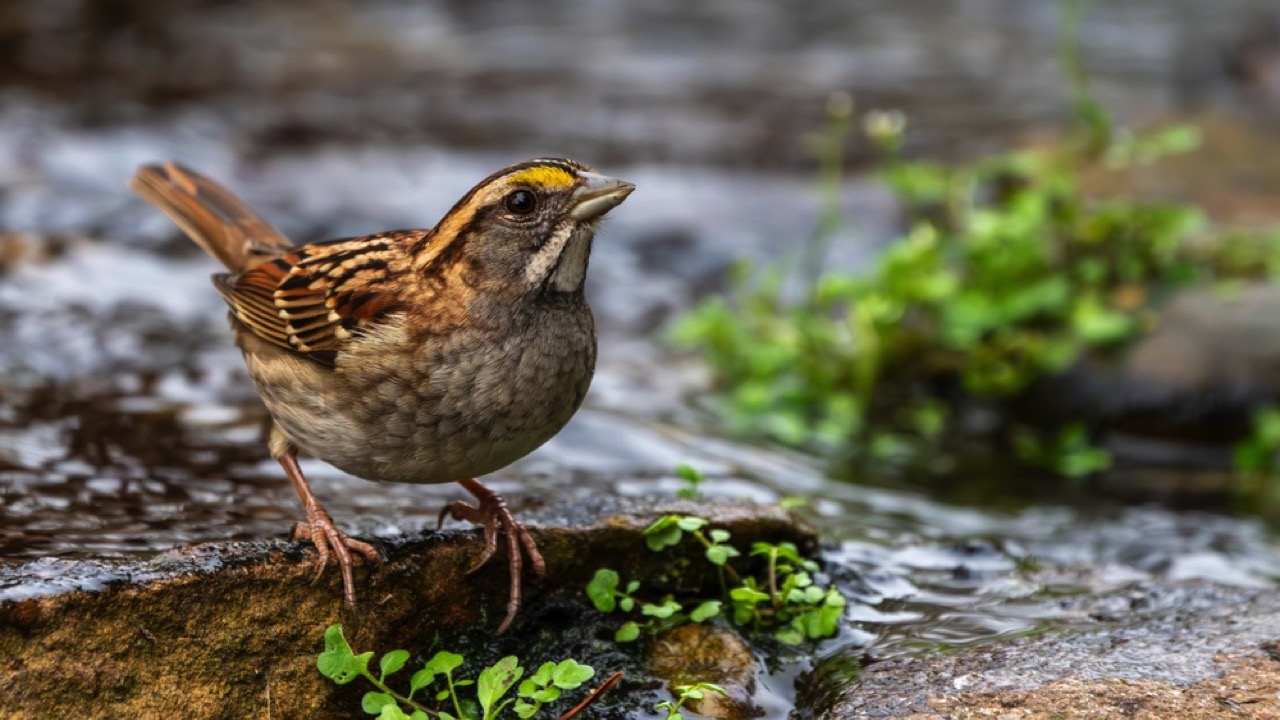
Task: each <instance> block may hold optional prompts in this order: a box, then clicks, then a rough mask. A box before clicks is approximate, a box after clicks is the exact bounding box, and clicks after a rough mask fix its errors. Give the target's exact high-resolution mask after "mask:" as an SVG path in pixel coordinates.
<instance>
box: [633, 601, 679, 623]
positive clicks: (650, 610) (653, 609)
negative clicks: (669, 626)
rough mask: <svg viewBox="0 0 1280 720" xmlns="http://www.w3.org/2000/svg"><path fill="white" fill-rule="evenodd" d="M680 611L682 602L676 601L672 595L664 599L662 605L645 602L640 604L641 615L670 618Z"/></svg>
mask: <svg viewBox="0 0 1280 720" xmlns="http://www.w3.org/2000/svg"><path fill="white" fill-rule="evenodd" d="M678 612H680V603H678V602H676V601H675V600H674V599H672V598H671V597H668V598H667V599H666V600H664V601H663V602H662V604H661V605H654V604H652V603H644V604H643V605H641V606H640V614H641V615H648V616H650V617H656V618H662V619H666V618H669V617H671V616H672V615H675V614H676V613H678Z"/></svg>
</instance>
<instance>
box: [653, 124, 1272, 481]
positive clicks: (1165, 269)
mask: <svg viewBox="0 0 1280 720" xmlns="http://www.w3.org/2000/svg"><path fill="white" fill-rule="evenodd" d="M833 106H834V108H835V109H834V111H833V112H832V113H831V121H830V124H829V127H828V128H827V130H826V133H825V135H826V136H837V135H838V136H843V135H845V134H848V133H849V132H850V128H851V125H852V123H850V121H849V117H850V111H849V110H848V107H847V103H845V102H843V101H838V102H835V103H833ZM1090 107H1093V106H1090ZM1095 109H1096V108H1095ZM1086 119H1087V120H1088V123H1087V124H1086V126H1085V127H1083V129H1082V130H1081V131H1080V132H1078V133H1075V134H1073V135H1070V136H1068V138H1067V139H1066V140H1065V141H1063V142H1062V143H1060V144H1059V145H1057V146H1054V147H1051V148H1048V149H1043V150H1039V151H1024V152H1012V153H1009V154H1004V155H999V156H996V157H990V158H985V159H981V160H978V161H976V162H971V163H966V164H960V165H954V166H952V165H944V164H939V163H934V162H925V161H911V160H906V159H904V158H903V157H902V156H901V155H900V153H899V148H900V147H901V146H902V139H903V133H904V129H905V120H904V119H903V118H902V117H901V116H900V115H897V114H895V113H869V114H868V115H866V116H865V117H864V119H863V130H864V132H865V134H866V136H867V137H868V138H869V139H870V141H871V142H872V143H873V144H874V145H875V146H876V147H877V148H878V149H879V150H880V151H881V153H882V158H883V159H882V162H881V164H880V166H879V168H878V171H877V176H878V177H879V179H880V180H881V181H882V182H883V183H884V184H885V185H886V186H887V187H888V188H889V189H890V190H891V191H892V193H893V194H894V196H895V197H896V198H897V200H898V201H899V203H900V204H901V206H902V208H903V211H904V213H905V217H906V221H907V225H908V226H909V228H910V229H909V230H908V231H907V233H906V235H905V236H904V237H902V238H901V239H900V240H898V241H897V242H895V243H893V244H892V245H891V246H890V247H889V248H888V249H887V250H886V251H885V252H884V253H883V254H882V255H881V256H880V257H879V259H878V260H877V261H876V262H875V264H874V265H873V266H872V267H871V268H870V269H868V270H866V271H863V272H847V271H836V270H825V271H818V272H811V270H812V269H813V268H822V267H823V265H824V262H825V254H826V249H827V247H828V246H829V245H830V243H831V242H832V238H833V237H834V236H835V235H836V234H837V233H838V232H839V231H840V229H841V227H842V224H841V223H840V222H832V221H831V220H830V217H831V214H832V212H836V213H837V217H838V206H836V205H835V203H836V201H837V198H838V193H837V192H836V190H837V189H838V185H837V183H838V182H839V177H840V176H841V172H839V162H840V156H836V155H834V154H828V155H823V156H820V166H821V167H822V171H821V172H820V178H821V180H820V183H821V185H822V189H821V195H822V197H823V198H824V202H827V203H828V206H827V208H826V210H824V211H823V214H822V218H821V220H820V222H819V223H818V226H819V229H820V232H819V233H818V235H817V237H816V238H815V240H814V242H813V243H812V244H811V248H810V250H809V251H808V252H807V253H806V255H805V258H804V259H803V262H802V266H801V272H795V271H794V270H792V269H789V268H788V267H786V266H785V265H781V266H775V267H769V268H765V269H763V270H760V271H752V270H751V269H750V268H748V267H745V266H742V267H739V268H738V269H737V271H736V273H735V277H734V283H733V285H734V292H733V293H731V296H730V297H729V298H711V299H709V300H707V301H705V302H703V303H702V304H701V305H700V306H699V307H697V308H696V309H695V310H693V311H692V312H691V313H689V314H688V315H687V316H686V317H684V318H683V319H682V320H681V321H680V322H679V323H678V324H677V326H676V327H675V328H674V332H673V338H674V340H675V342H676V343H677V344H679V345H681V346H683V347H687V348H696V349H698V350H699V351H701V352H702V353H703V354H704V356H705V357H706V359H707V360H708V361H709V363H710V365H711V366H712V367H713V368H714V370H715V372H716V376H717V379H718V385H717V387H718V389H719V393H718V395H717V397H716V399H715V401H714V402H715V407H716V408H717V409H718V411H719V412H720V413H721V414H722V415H723V417H724V418H726V420H727V421H728V423H729V424H730V425H731V427H732V428H733V429H735V430H737V431H739V432H742V433H749V434H756V435H764V436H768V437H771V438H774V439H776V440H779V441H781V442H784V443H787V444H791V445H800V446H808V447H811V448H816V449H819V450H825V451H834V450H844V451H849V452H850V454H851V455H852V456H853V457H854V458H862V459H868V460H872V461H885V462H890V463H895V464H898V463H902V462H910V461H912V460H915V459H918V458H921V457H922V456H924V455H929V454H936V451H937V450H938V448H939V447H941V446H942V445H941V444H942V443H943V442H944V441H945V440H946V439H948V438H951V439H955V438H956V436H957V434H958V433H960V434H963V431H964V428H961V427H960V425H962V424H963V423H962V422H960V419H961V416H962V415H964V414H965V413H966V412H968V411H971V410H972V409H973V408H974V407H975V405H977V406H980V407H982V408H983V409H984V410H985V411H986V413H985V415H984V417H985V418H986V419H985V420H984V421H983V423H982V424H983V434H984V435H986V436H989V437H996V438H1000V439H1001V441H1002V442H1004V443H1006V444H1007V445H1008V446H1009V447H1011V448H1012V449H1013V450H1014V451H1015V454H1016V456H1017V457H1019V458H1021V459H1022V460H1024V461H1026V462H1028V463H1031V464H1033V465H1035V466H1038V467H1042V468H1045V469H1048V470H1050V471H1052V472H1055V473H1057V474H1060V475H1065V476H1070V477H1078V476H1082V475H1087V474H1090V473H1092V472H1096V471H1099V470H1103V469H1105V468H1106V467H1107V466H1108V465H1109V462H1110V459H1109V457H1108V456H1107V454H1106V452H1105V451H1103V450H1100V449H1098V448H1096V447H1093V445H1092V444H1091V442H1090V437H1089V434H1088V431H1087V428H1085V427H1084V426H1081V425H1070V426H1067V427H1061V428H1052V429H1048V430H1044V429H1042V430H1032V429H1030V428H1027V427H1022V426H1020V425H1019V424H1018V423H1017V421H1016V419H1015V418H1014V416H1013V414H1012V413H1010V412H1007V409H1008V408H1007V406H1008V404H1009V401H1010V400H1011V399H1014V398H1017V397H1018V396H1019V394H1020V393H1022V392H1023V391H1025V390H1026V389H1027V388H1028V387H1029V386H1030V385H1031V384H1032V383H1033V382H1034V381H1035V380H1036V379H1037V378H1040V377H1043V376H1045V375H1047V374H1053V373H1058V372H1060V371H1062V370H1064V369H1066V368H1067V367H1068V366H1069V365H1071V364H1072V363H1073V362H1074V361H1076V360H1077V359H1078V358H1080V357H1081V356H1082V355H1083V354H1085V353H1105V352H1107V351H1108V349H1110V348H1114V347H1118V346H1121V345H1123V344H1124V343H1125V342H1127V341H1129V340H1131V339H1133V338H1134V337H1135V336H1137V335H1138V334H1140V333H1141V332H1143V330H1144V329H1145V328H1146V327H1147V326H1148V325H1149V323H1150V321H1151V313H1152V307H1153V305H1154V303H1155V301H1156V300H1158V298H1159V297H1160V296H1161V295H1162V294H1164V293H1167V292H1169V291H1170V290H1172V289H1175V288H1177V287H1179V286H1183V285H1187V284H1192V283H1205V282H1212V281H1216V280H1221V279H1224V278H1241V277H1247V276H1252V277H1258V276H1268V275H1272V274H1274V273H1275V271H1276V270H1277V267H1276V263H1277V258H1280V254H1277V253H1275V252H1273V250H1276V249H1280V248H1277V245H1278V244H1280V234H1272V235H1270V236H1267V237H1261V238H1260V237H1257V236H1252V235H1243V234H1235V235H1228V236H1227V237H1219V238H1212V240H1213V242H1209V240H1210V239H1211V234H1210V232H1209V228H1208V225H1207V222H1206V218H1205V215H1204V213H1202V212H1201V211H1200V210H1199V209H1198V208H1197V207H1194V206H1190V205H1183V204H1175V203H1162V202H1148V201H1143V200H1135V199H1128V198H1122V197H1107V198H1094V197H1090V196H1089V195H1088V194H1087V193H1086V192H1085V191H1084V190H1083V189H1082V183H1081V175H1082V172H1084V171H1085V170H1087V169H1095V168H1109V169H1113V170H1115V169H1126V168H1132V167H1134V166H1138V165H1149V164H1151V163H1155V162H1158V161H1159V160H1160V158H1162V157H1164V156H1166V155H1169V154H1172V153H1181V152H1186V151H1188V150H1192V149H1194V148H1196V147H1197V145H1198V143H1199V133H1198V131H1197V130H1196V129H1195V128H1194V127H1189V126H1185V125H1179V126H1175V127H1170V128H1166V129H1162V130H1158V131H1155V132H1152V133H1147V134H1137V135H1135V134H1130V133H1126V132H1120V131H1117V130H1115V129H1113V128H1110V126H1109V124H1108V127H1107V130H1106V132H1100V131H1099V129H1098V122H1099V120H1098V117H1097V115H1096V113H1092V112H1091V113H1090V114H1089V115H1088V117H1087V118H1086ZM1100 138H1101V139H1100ZM815 147H816V148H817V149H818V151H819V152H820V153H823V152H826V153H834V152H835V151H836V150H842V148H843V142H842V141H840V142H837V141H836V140H834V139H832V138H831V137H824V138H820V139H819V141H818V142H816V143H815ZM833 166H834V167H835V168H836V170H835V171H834V172H833V171H832V167H833ZM833 208H834V211H833ZM813 247H817V248H818V250H816V251H815V250H813V249H812V248H813ZM815 257H816V258H817V259H816V260H815ZM970 414H972V413H970Z"/></svg>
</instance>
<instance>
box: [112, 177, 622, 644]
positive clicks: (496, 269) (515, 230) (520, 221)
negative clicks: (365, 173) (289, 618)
mask: <svg viewBox="0 0 1280 720" xmlns="http://www.w3.org/2000/svg"><path fill="white" fill-rule="evenodd" d="M131 187H132V188H133V189H134V191H136V192H137V193H138V194H139V195H141V196H142V197H143V198H145V199H146V200H147V201H148V202H150V203H151V204H153V205H155V206H156V207H157V208H159V209H160V210H162V211H164V213H165V214H167V215H168V216H169V217H170V218H171V219H172V220H173V221H174V222H175V223H177V224H178V226H179V227H181V228H182V229H183V230H184V231H185V232H186V233H187V235H189V236H190V237H191V239H192V240H194V241H195V242H196V243H197V244H198V245H200V247H202V248H204V249H205V251H207V252H208V253H209V254H210V255H213V256H214V257H215V258H217V259H218V260H220V261H221V262H222V264H223V265H225V266H226V267H227V269H228V270H230V271H231V272H230V273H229V274H219V275H214V276H213V282H214V285H215V286H216V287H217V289H218V292H219V293H221V294H222V297H223V299H224V300H225V301H226V302H227V305H229V306H230V309H231V312H230V316H231V326H232V329H233V331H234V333H235V336H236V343H237V344H238V345H239V347H240V349H241V350H242V351H243V353H244V358H245V362H246V364H247V365H248V369H249V375H250V376H251V377H252V378H253V382H254V384H255V385H256V387H257V390H258V394H259V395H261V396H262V400H263V402H264V403H266V406H267V409H268V411H269V412H270V413H271V416H272V418H273V419H274V421H275V423H274V427H273V429H272V433H271V440H270V449H271V454H272V456H273V457H275V458H276V459H277V460H279V462H280V464H281V465H283V466H284V470H285V474H286V475H288V477H289V480H290V482H291V483H292V484H293V487H294V489H295V490H296V491H297V493H298V496H299V497H300V498H301V499H302V504H303V506H304V508H305V510H306V516H307V520H306V522H305V523H299V524H298V526H297V527H296V528H295V537H306V538H309V539H310V540H311V541H312V542H313V543H315V546H316V549H317V550H318V552H319V556H320V557H319V559H320V566H319V568H318V570H317V577H318V576H319V573H320V572H323V570H324V567H325V565H326V564H327V563H328V560H329V557H330V556H331V555H332V556H333V557H334V558H335V559H336V561H337V564H338V565H339V567H340V568H341V571H342V582H343V600H344V603H345V604H346V606H347V607H348V608H354V606H355V584H354V580H353V573H352V558H351V552H352V551H354V552H356V553H359V554H360V555H362V556H364V557H366V558H368V559H369V560H370V561H376V560H377V559H378V555H377V552H376V551H375V550H374V548H373V547H372V546H370V545H369V544H367V543H364V542H361V541H359V540H355V539H353V538H351V537H348V536H347V535H346V534H345V533H343V532H342V531H340V530H338V529H337V527H335V526H334V523H333V519H332V518H331V517H330V516H329V514H328V513H327V512H326V511H325V510H324V508H323V507H322V506H321V505H320V503H319V502H318V501H317V500H316V497H315V495H314V494H313V493H312V491H311V488H310V486H309V485H308V483H307V480H306V478H304V477H303V475H302V472H301V470H300V469H299V467H298V463H297V453H298V451H299V450H303V451H305V452H308V453H310V454H312V455H314V456H316V457H318V458H320V459H321V460H324V461H325V462H328V463H330V464H332V465H334V466H336V467H338V468H339V469H341V470H343V471H345V472H348V473H350V474H352V475H355V476H357V477H361V478H365V479H368V480H381V481H389V482H410V483H444V482H455V481H456V482H459V483H461V484H462V486H463V487H464V488H466V489H467V491H468V492H470V493H471V494H472V495H473V496H475V498H476V500H477V504H476V505H470V504H467V503H464V502H461V501H459V502H455V503H453V504H452V505H450V506H448V507H446V508H445V509H444V511H443V512H441V519H442V520H443V518H444V516H445V515H446V514H452V515H453V516H454V517H455V518H458V519H463V520H469V521H472V522H479V523H483V524H484V529H485V533H484V537H485V546H484V550H483V552H482V553H481V556H480V558H479V560H478V562H477V563H476V564H475V566H473V568H472V569H475V568H476V567H479V566H480V565H482V564H484V563H485V562H486V561H488V559H489V558H490V557H491V556H492V555H493V553H494V552H495V551H496V549H497V543H498V536H499V534H504V535H505V536H506V549H507V553H508V557H509V563H510V572H511V590H510V597H509V600H508V603H507V615H506V618H505V619H504V620H503V622H502V624H501V626H500V627H499V628H498V632H502V631H504V630H506V629H507V627H509V626H510V624H511V621H512V619H513V618H514V617H515V614H516V612H517V611H518V610H519V607H520V592H521V590H520V589H521V565H522V562H521V557H522V552H521V551H522V549H523V552H524V553H527V554H528V556H529V559H530V562H531V563H532V564H533V567H534V570H535V572H537V573H538V574H542V572H543V571H544V563H543V560H542V556H541V555H540V554H539V553H538V549H537V547H536V546H535V544H534V542H533V540H532V538H531V537H530V536H529V534H528V533H527V532H526V531H525V529H524V528H523V527H521V525H520V524H519V523H518V522H516V520H515V519H514V518H513V517H512V515H511V513H510V511H509V510H508V509H507V507H506V504H505V503H504V502H503V500H502V498H500V497H499V496H498V495H496V494H495V493H493V492H492V491H490V490H488V489H486V488H485V487H484V486H483V485H481V484H480V483H478V482H476V480H475V478H476V476H479V475H484V474H486V473H489V472H493V471H494V470H498V469H499V468H502V467H504V466H506V465H508V464H510V463H511V462H513V461H515V460H517V459H519V458H521V457H523V456H524V455H526V454H528V453H529V452H531V451H532V450H533V449H534V448H537V447H538V446H539V445H541V444H543V443H544V442H546V441H547V440H549V439H550V438H551V437H552V436H553V435H555V434H556V433H557V432H558V431H559V430H560V428H562V427H563V426H564V425H565V423H567V422H568V421H569V418H570V416H572V415H573V413H574V412H575V411H576V410H577V409H578V406H579V405H580V404H581V403H582V399H583V397H584V396H585V395H586V392H587V387H588V385H589V384H590V382H591V375H592V372H593V371H594V368H595V359H596V334H595V326H594V321H593V319H592V316H591V310H590V308H588V307H587V302H586V300H585V298H584V297H583V293H582V287H583V280H584V277H585V275H586V271H587V261H588V258H589V255H590V252H591V241H592V238H593V237H594V235H595V229H596V222H597V221H598V220H599V219H600V217H601V216H603V215H604V214H605V213H607V212H608V211H609V210H611V209H612V208H613V207H615V206H617V205H618V204H619V203H621V202H622V201H623V200H624V199H626V197H627V196H628V195H629V194H631V191H632V190H634V189H635V186H634V185H632V184H631V183H628V182H624V181H621V180H615V179H612V178H608V177H604V176H603V175H598V174H596V173H594V172H592V171H591V170H590V169H589V168H587V167H585V166H583V165H580V164H578V163H576V162H573V161H570V160H562V159H538V160H530V161H528V162H523V163H520V164H517V165H512V166H511V167H508V168H504V169H502V170H499V171H498V172H496V173H494V174H493V175H490V176H489V177H487V178H485V179H484V180H483V181H481V182H480V184H479V185H476V186H475V187H474V188H472V189H471V191H470V192H468V193H467V194H466V195H465V196H463V198H462V199H461V200H459V201H458V202H457V204H455V205H454V206H453V208H452V209H451V210H450V211H449V212H448V214H446V215H445V216H444V218H443V219H442V220H441V221H440V223H439V224H438V225H436V227H435V228H434V229H426V230H397V231H390V232H383V233H377V234H374V235H368V236H365V237H359V238H352V239H341V240H331V241H327V242H317V243H310V244H306V245H299V246H296V247H295V246H292V245H291V244H290V243H289V242H288V240H286V239H285V237H284V236H283V235H281V234H280V233H279V232H278V231H276V230H275V229H274V228H272V227H271V226H270V224H268V223H267V222H266V221H265V220H263V219H262V217H261V216H259V215H258V214H257V213H256V212H254V211H253V210H252V209H250V208H249V207H248V206H247V205H245V204H244V203H243V202H241V201H240V200H239V199H238V198H236V197H235V196H234V195H233V194H231V193H230V192H229V191H227V190H226V189H225V188H223V187H222V186H220V185H218V184H217V183H215V182H213V181H212V180H209V179H208V178H205V177H203V176H201V175H199V174H198V173H195V172H193V171H191V170H188V169H186V168H183V167H181V166H179V165H176V164H173V163H166V164H164V165H148V166H144V167H142V168H140V169H139V170H138V172H137V174H136V175H135V176H134V178H133V182H132V183H131Z"/></svg>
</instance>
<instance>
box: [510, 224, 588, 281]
mask: <svg viewBox="0 0 1280 720" xmlns="http://www.w3.org/2000/svg"><path fill="white" fill-rule="evenodd" d="M576 225H577V223H575V222H573V221H567V222H564V223H562V224H560V225H559V226H557V227H556V229H555V231H554V232H553V233H552V234H551V237H550V238H549V239H548V240H547V242H546V244H545V245H543V246H542V247H540V248H538V251H537V252H536V253H534V255H533V257H532V258H530V260H529V264H528V265H527V266H525V269H524V278H525V280H527V281H528V282H529V283H530V284H538V283H541V282H542V281H543V280H544V279H545V278H546V277H547V273H550V272H552V271H553V270H554V272H555V276H554V277H553V278H552V279H551V282H552V285H554V287H555V289H556V290H560V291H562V292H571V291H573V290H577V289H578V288H580V287H582V280H583V278H584V277H585V276H586V273H587V256H588V254H589V253H590V252H591V236H592V235H593V234H595V229H594V228H593V227H591V226H590V225H581V226H578V227H577V232H575V231H574V230H575V226H576ZM562 255H563V257H561V256H562ZM557 262H558V263H559V265H558V266H557Z"/></svg>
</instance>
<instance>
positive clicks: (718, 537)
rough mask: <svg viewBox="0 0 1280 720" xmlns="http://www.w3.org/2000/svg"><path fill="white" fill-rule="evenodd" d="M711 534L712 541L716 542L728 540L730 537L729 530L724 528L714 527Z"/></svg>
mask: <svg viewBox="0 0 1280 720" xmlns="http://www.w3.org/2000/svg"><path fill="white" fill-rule="evenodd" d="M710 535H711V542H714V543H722V542H727V541H728V540H729V537H730V535H729V531H728V530H722V529H720V528H715V529H713V530H712V531H711V533H710Z"/></svg>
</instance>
